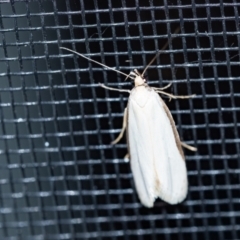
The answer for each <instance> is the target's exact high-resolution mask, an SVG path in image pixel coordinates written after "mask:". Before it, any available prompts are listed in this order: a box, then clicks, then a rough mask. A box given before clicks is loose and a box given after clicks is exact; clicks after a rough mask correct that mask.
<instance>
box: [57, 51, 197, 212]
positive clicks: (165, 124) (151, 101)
mask: <svg viewBox="0 0 240 240" xmlns="http://www.w3.org/2000/svg"><path fill="white" fill-rule="evenodd" d="M62 49H65V50H68V51H70V52H74V53H75V54H77V55H79V56H81V57H83V58H85V59H88V60H89V61H92V62H95V63H97V64H99V65H101V66H103V67H106V68H108V69H111V70H113V71H115V72H119V73H121V74H123V75H125V76H126V77H127V78H130V79H132V80H133V82H134V88H133V89H132V90H131V91H130V90H124V89H116V88H110V87H108V86H105V85H103V84H100V86H101V87H103V88H106V89H109V90H113V91H119V92H128V93H129V94H130V96H129V99H128V104H127V107H126V108H125V111H124V116H123V126H122V130H121V132H120V134H119V136H118V137H117V138H116V139H115V140H114V141H113V142H112V144H116V143H118V142H119V141H120V139H121V138H122V137H123V135H124V132H125V130H126V132H127V143H128V149H129V159H130V165H131V170H132V173H133V178H134V183H135V186H136V190H137V193H138V196H139V199H140V201H141V203H142V204H143V205H144V206H145V207H148V208H151V207H153V205H154V201H155V199H156V198H158V197H159V198H161V199H162V200H164V201H165V202H167V203H169V204H177V203H180V202H182V201H183V200H184V199H185V197H186V195H187V190H188V180H187V169H186V162H185V157H184V153H183V150H182V146H183V147H186V148H188V149H190V150H192V151H196V148H194V147H192V146H189V145H187V144H185V143H183V142H181V140H180V138H179V134H178V132H177V129H176V126H175V123H174V120H173V118H172V115H171V113H170V111H169V110H168V107H167V106H166V104H165V103H164V101H163V100H162V98H161V97H160V96H159V93H160V94H163V95H166V96H168V97H169V98H173V99H176V98H189V97H193V96H194V95H190V96H174V95H172V94H169V93H166V92H164V90H165V89H167V88H168V87H170V85H171V84H169V85H167V86H166V87H164V88H154V87H150V86H149V85H148V84H147V82H146V78H145V77H144V73H145V72H146V70H147V68H148V67H149V66H150V65H151V64H152V62H153V61H154V60H155V59H156V58H157V56H158V55H159V54H160V53H158V54H157V55H156V56H155V57H154V58H153V59H152V61H151V62H150V63H149V64H148V65H147V67H146V68H145V69H144V71H143V73H142V74H141V73H139V72H138V71H137V70H136V69H134V71H131V72H130V74H128V75H127V74H125V73H123V72H120V71H118V70H116V69H113V68H111V67H108V66H106V65H104V64H102V63H99V62H97V61H95V60H92V59H90V58H88V57H86V56H84V55H82V54H80V53H77V52H75V51H72V50H71V49H67V48H63V47H62Z"/></svg>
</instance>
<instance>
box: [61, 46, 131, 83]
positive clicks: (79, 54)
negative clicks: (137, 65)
mask: <svg viewBox="0 0 240 240" xmlns="http://www.w3.org/2000/svg"><path fill="white" fill-rule="evenodd" d="M60 48H61V49H64V50H67V51H69V52H72V53H75V54H76V55H78V56H80V57H82V58H85V59H87V60H88V61H91V62H94V63H97V64H98V65H100V66H102V67H105V68H107V69H110V70H112V71H114V72H118V73H121V74H122V75H124V76H126V77H130V78H131V79H134V78H132V77H131V76H128V75H127V74H126V73H123V72H121V71H118V70H116V69H114V68H111V67H108V66H107V65H105V64H103V63H100V62H97V61H95V60H93V59H91V58H88V57H86V56H84V55H83V54H81V53H78V52H76V51H73V50H72V49H69V48H65V47H60Z"/></svg>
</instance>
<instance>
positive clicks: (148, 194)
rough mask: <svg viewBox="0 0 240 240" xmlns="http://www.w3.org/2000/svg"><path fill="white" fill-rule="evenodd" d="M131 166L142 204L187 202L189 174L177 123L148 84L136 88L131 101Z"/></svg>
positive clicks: (129, 102) (129, 131) (129, 129)
mask: <svg viewBox="0 0 240 240" xmlns="http://www.w3.org/2000/svg"><path fill="white" fill-rule="evenodd" d="M128 113H129V114H128V127H127V129H128V141H129V151H130V156H131V160H130V164H131V169H132V172H133V176H134V182H135V185H136V189H137V192H138V196H139V198H140V201H141V202H142V204H143V205H144V206H146V207H152V206H153V203H154V201H155V198H157V197H160V198H161V199H163V200H164V201H166V202H168V203H170V204H176V203H179V202H181V201H183V200H184V198H185V197H186V193H187V185H188V183H187V170H186V164H185V161H184V155H183V152H182V149H181V142H180V140H179V136H178V133H177V131H176V128H175V125H174V121H173V119H172V116H171V114H170V112H169V111H168V109H167V107H166V105H165V103H164V102H163V101H162V99H161V98H160V96H159V95H158V94H157V93H156V92H155V91H154V89H152V88H150V87H149V86H148V85H147V84H145V85H141V86H138V87H135V88H134V89H133V90H132V91H131V94H130V97H129V100H128Z"/></svg>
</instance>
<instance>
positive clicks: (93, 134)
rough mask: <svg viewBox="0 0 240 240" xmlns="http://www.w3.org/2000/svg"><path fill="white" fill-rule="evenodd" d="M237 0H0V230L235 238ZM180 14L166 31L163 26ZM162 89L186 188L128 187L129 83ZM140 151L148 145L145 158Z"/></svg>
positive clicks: (29, 235) (53, 237)
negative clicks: (177, 196) (143, 191)
mask: <svg viewBox="0 0 240 240" xmlns="http://www.w3.org/2000/svg"><path fill="white" fill-rule="evenodd" d="M239 11H240V3H239V1H237V0H184V1H183V0H168V1H167V0H160V1H155V0H135V1H126V0H120V1H115V0H102V1H97V0H71V1H70V0H66V1H50V0H46V1H28V0H24V1H23V0H18V1H17V0H15V1H13V0H9V1H5V0H1V1H0V40H1V41H0V76H1V78H0V123H1V124H0V239H1V240H61V239H102V240H105V239H114V240H118V239H126V240H130V239H131V240H134V239H141V240H143V239H154V240H157V239H166V240H170V239H180V240H186V239H191V240H197V239H205V240H210V239H240V200H239V198H240V190H239V188H240V177H239V176H240V145H239V134H240V133H239V127H240V125H239V121H240V108H239V101H240V99H239V97H240V84H239V80H240V79H239V76H240V72H239V60H240V56H239V53H240V50H239V49H240V24H239ZM178 27H180V31H179V32H178V33H174V31H175V30H176V29H177V28H178ZM166 42H168V43H169V46H168V47H167V48H166V49H165V50H164V51H163V53H162V54H161V55H160V56H159V57H158V58H157V59H156V61H155V62H154V63H153V64H152V65H151V67H149V69H148V70H147V75H148V77H147V78H148V83H149V85H150V86H154V87H162V86H166V85H167V84H169V83H172V85H171V87H170V88H169V89H167V90H166V92H168V93H172V94H174V95H191V94H196V97H194V98H192V99H186V100H181V99H177V100H174V99H172V100H171V101H168V100H169V99H168V98H166V97H164V96H163V100H164V101H165V102H166V104H167V106H168V107H169V109H170V111H171V113H172V115H173V118H174V120H175V122H176V125H177V128H178V131H179V135H180V137H181V139H182V140H183V141H184V142H185V143H187V144H190V145H192V146H195V147H197V148H198V151H197V152H195V153H194V152H191V151H189V150H185V155H186V163H187V168H188V179H189V190H188V196H187V198H186V200H185V201H184V202H182V203H180V204H177V205H169V204H167V203H165V202H163V201H161V200H160V199H158V200H156V202H155V205H154V207H153V208H151V209H148V208H145V207H143V206H142V205H141V203H140V201H139V199H138V196H137V194H136V190H135V186H134V182H133V176H132V173H131V169H130V165H129V163H128V162H126V161H124V159H123V158H124V156H125V154H126V153H127V145H126V140H125V137H124V138H123V139H122V140H121V141H120V142H119V143H118V144H116V145H111V144H110V142H111V141H113V140H114V139H115V138H116V137H117V135H118V134H119V132H120V130H121V127H122V117H123V111H124V108H125V107H126V104H127V100H128V94H127V93H119V92H113V91H108V90H106V89H103V88H101V87H100V86H99V84H98V83H104V84H106V85H108V86H109V87H114V88H123V89H131V88H132V81H131V80H130V79H128V80H127V81H124V78H125V77H124V76H122V75H120V74H118V73H116V72H113V71H111V70H108V69H106V68H103V67H101V66H99V65H97V64H95V63H92V62H89V61H87V60H86V59H83V58H81V57H78V56H77V55H75V54H73V53H70V52H68V51H66V50H63V49H60V47H67V48H70V49H72V50H75V51H77V52H80V53H82V54H84V55H85V56H88V57H90V58H92V59H94V60H97V61H99V62H101V63H103V64H106V65H108V66H110V67H113V68H115V69H117V70H120V71H122V72H124V73H126V74H128V73H129V72H130V71H131V70H133V69H138V70H139V71H140V72H141V71H142V70H143V69H144V67H145V66H146V65H147V64H148V63H149V62H150V61H151V59H152V58H153V57H154V56H155V55H156V53H157V52H158V51H159V50H160V49H161V48H162V47H163V46H164V44H165V43H166ZM147 160H148V159H146V161H147Z"/></svg>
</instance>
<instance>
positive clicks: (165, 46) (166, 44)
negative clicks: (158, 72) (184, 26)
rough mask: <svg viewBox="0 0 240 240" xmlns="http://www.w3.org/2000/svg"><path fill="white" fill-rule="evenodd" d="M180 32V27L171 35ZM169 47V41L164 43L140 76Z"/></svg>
mask: <svg viewBox="0 0 240 240" xmlns="http://www.w3.org/2000/svg"><path fill="white" fill-rule="evenodd" d="M179 31H180V27H178V28H177V29H176V30H175V31H174V33H173V34H177V33H179ZM168 45H169V41H167V42H166V43H165V45H164V46H163V47H162V49H161V50H160V51H159V52H158V53H157V54H156V55H155V57H154V58H153V59H152V60H151V61H150V62H149V64H148V65H147V66H146V67H145V69H144V71H143V73H142V75H144V73H145V72H146V71H147V69H148V68H149V67H150V66H151V65H152V63H153V62H154V61H155V60H156V58H157V57H158V56H159V55H160V54H161V53H162V51H163V50H165V49H166V48H167V46H168Z"/></svg>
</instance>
